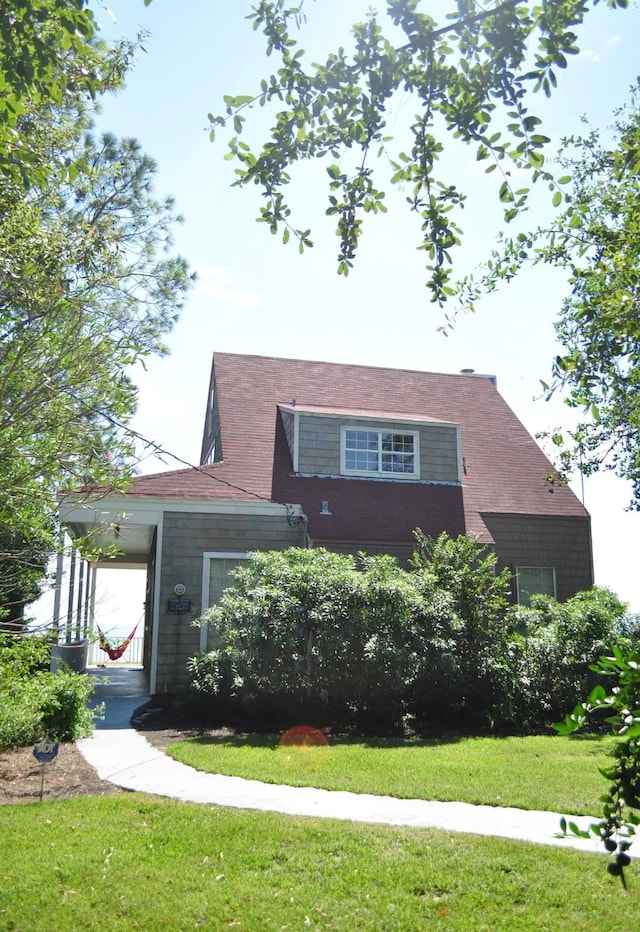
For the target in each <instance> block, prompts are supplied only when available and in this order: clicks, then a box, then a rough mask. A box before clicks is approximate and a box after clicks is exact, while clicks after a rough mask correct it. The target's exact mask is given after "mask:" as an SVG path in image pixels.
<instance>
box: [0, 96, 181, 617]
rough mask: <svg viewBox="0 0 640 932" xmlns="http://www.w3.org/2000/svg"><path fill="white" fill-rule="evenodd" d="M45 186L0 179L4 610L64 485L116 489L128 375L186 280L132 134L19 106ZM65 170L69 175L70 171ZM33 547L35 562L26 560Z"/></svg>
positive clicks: (71, 110)
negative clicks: (126, 136)
mask: <svg viewBox="0 0 640 932" xmlns="http://www.w3.org/2000/svg"><path fill="white" fill-rule="evenodd" d="M20 130H21V132H22V133H23V135H24V136H25V137H28V138H29V140H30V141H32V142H33V145H34V147H35V148H37V149H38V150H39V151H45V148H46V152H47V158H48V169H47V171H46V173H45V175H44V178H45V180H44V181H39V182H36V181H35V180H33V179H32V182H33V183H32V187H31V189H30V190H28V191H26V190H25V189H24V187H23V186H22V184H21V183H20V181H19V180H17V179H15V178H13V177H11V176H9V177H5V178H3V179H1V180H0V204H1V205H2V206H1V207H0V257H1V258H0V402H1V403H0V490H1V491H0V541H2V545H4V548H5V549H4V551H3V552H2V553H0V608H2V607H4V608H5V609H7V608H9V604H8V603H10V602H15V601H16V600H18V601H21V600H23V599H24V598H25V597H26V598H30V597H32V594H31V593H32V590H33V585H34V579H35V577H36V576H37V575H38V574H39V572H40V570H41V563H42V560H41V555H42V553H43V552H45V553H46V552H51V551H52V550H53V549H54V547H55V521H54V513H55V508H56V499H57V492H58V490H59V489H60V488H74V487H78V486H82V487H87V486H90V487H94V488H95V487H96V486H105V487H108V488H123V487H124V484H125V483H126V480H127V477H128V476H129V475H130V474H131V471H132V468H133V466H134V463H135V457H134V454H135V443H134V438H133V436H132V434H131V433H130V432H129V431H128V429H127V424H128V422H129V421H130V419H131V417H132V415H133V413H134V412H135V408H136V388H135V386H134V384H133V382H132V381H131V377H130V371H131V368H132V367H133V366H134V365H135V364H136V363H138V362H140V361H143V360H144V358H145V357H147V356H149V355H150V354H152V353H163V352H164V351H165V348H164V345H163V343H162V337H163V335H164V334H166V333H167V332H168V331H169V330H170V329H171V327H172V326H173V323H174V322H175V320H176V318H177V315H178V313H179V310H180V307H181V305H182V302H183V300H184V296H185V293H186V291H187V290H188V287H189V284H190V281H191V276H190V274H189V272H188V270H187V266H186V263H185V261H184V260H183V259H181V258H180V257H175V256H171V255H170V253H169V252H168V250H170V247H171V243H172V239H171V231H172V227H173V224H174V223H175V222H176V221H177V220H178V219H179V218H177V217H176V216H175V214H174V209H173V203H172V201H171V199H170V198H169V199H165V200H162V201H161V200H158V199H157V198H156V197H155V196H154V194H153V179H154V174H155V164H154V163H153V161H152V160H151V159H150V158H149V157H148V156H147V155H145V154H144V153H143V152H142V151H141V149H140V146H139V145H138V143H137V142H135V140H117V139H116V138H115V137H113V136H112V135H109V134H107V135H105V136H103V137H102V138H101V139H97V138H95V137H94V136H93V135H92V133H91V123H90V119H89V117H88V115H87V114H86V113H85V108H84V105H83V103H82V101H81V100H79V99H78V98H76V99H75V100H73V101H72V102H71V103H70V104H69V106H67V107H65V108H62V107H51V106H47V107H44V108H40V107H36V106H35V105H29V106H28V107H27V108H26V109H25V111H24V112H23V114H22V116H21V119H20ZM69 164H72V165H74V166H75V169H74V171H71V172H70V171H69V170H68V165H69ZM34 553H36V554H37V555H39V557H40V562H39V563H38V562H37V561H36V562H34Z"/></svg>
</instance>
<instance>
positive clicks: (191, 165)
mask: <svg viewBox="0 0 640 932" xmlns="http://www.w3.org/2000/svg"><path fill="white" fill-rule="evenodd" d="M371 5H372V4H370V3H364V2H361V0H351V2H345V0H316V2H308V4H307V9H308V14H309V20H308V24H307V26H306V27H305V31H304V33H303V37H302V40H301V44H302V46H303V47H304V48H305V49H308V50H310V51H311V53H312V54H311V55H310V57H311V59H312V60H313V59H315V58H318V57H319V56H320V55H322V54H323V53H324V52H326V51H329V50H331V49H333V48H334V47H335V46H336V45H338V44H347V43H348V37H349V25H350V24H351V23H352V22H354V21H356V20H357V19H358V18H359V17H361V16H362V14H363V13H364V12H366V10H367V9H368V8H369V6H371ZM374 5H375V4H374ZM379 6H380V7H382V6H383V3H382V2H381V3H380V4H379ZM250 7H251V4H250V2H249V0H233V2H229V0H181V2H176V0H153V2H152V3H151V5H150V6H149V7H144V5H143V2H142V0H113V2H112V3H111V7H110V9H111V12H112V15H110V13H109V12H108V11H107V10H106V9H104V8H102V7H100V6H98V5H97V4H96V15H97V18H98V19H99V21H100V22H101V24H102V25H103V34H104V36H105V37H106V38H111V37H113V36H117V35H123V36H128V37H132V36H134V35H135V34H136V32H137V31H138V29H140V28H141V29H144V30H146V31H148V33H149V35H148V36H147V37H146V38H145V41H144V48H145V50H146V51H145V52H141V53H140V54H139V56H138V59H137V63H136V66H135V68H134V70H133V72H132V73H131V75H130V76H129V79H128V82H127V87H126V89H125V90H124V91H123V92H121V93H120V94H118V95H116V96H114V97H112V98H109V99H108V100H106V101H105V102H104V104H103V109H102V114H101V117H100V121H99V126H100V128H104V129H109V130H111V131H113V132H115V133H116V134H118V135H120V136H134V137H136V138H137V139H138V140H139V141H140V142H141V144H142V146H143V148H144V149H145V150H146V151H147V152H148V153H149V154H150V155H151V156H153V158H154V159H155V160H156V161H157V164H158V175H157V188H158V192H159V193H160V194H172V195H173V196H174V197H175V199H176V207H177V209H178V210H179V211H180V213H182V214H183V215H184V217H185V222H184V224H183V225H182V226H181V227H180V228H179V229H177V231H176V247H177V249H178V251H179V252H180V253H181V254H183V255H184V256H185V257H186V258H187V260H188V261H189V263H190V264H191V266H192V267H193V268H195V269H196V271H197V272H198V276H199V278H198V283H197V285H196V287H195V289H194V290H193V292H192V294H191V296H190V298H189V300H188V304H187V307H186V309H185V311H184V312H183V315H182V318H181V320H180V322H179V323H178V325H177V326H176V328H175V330H174V332H173V333H172V334H171V336H170V337H169V339H168V344H169V347H170V351H171V353H170V355H169V356H168V357H166V358H164V359H154V360H151V361H150V362H149V363H148V366H147V371H146V372H141V373H140V374H139V377H138V384H139V386H140V395H139V400H140V403H139V412H138V415H137V417H136V421H135V425H134V426H135V427H136V428H137V429H138V430H139V431H140V432H141V433H142V434H144V435H145V436H147V437H149V438H151V439H153V440H154V441H155V442H157V443H160V444H161V445H162V446H163V447H165V448H166V449H168V450H170V451H172V452H175V453H176V454H177V455H178V456H180V457H181V458H183V459H185V460H188V461H190V462H193V463H197V462H198V457H199V452H200V442H201V433H202V422H203V416H204V408H205V401H206V393H207V386H208V380H209V372H210V364H211V354H212V352H213V351H214V350H217V351H228V352H244V353H257V354H262V355H274V356H285V357H295V358H302V359H307V358H308V359H322V360H329V361H336V362H350V363H359V364H367V365H380V366H391V367H401V368H411V369H421V370H431V371H442V372H456V371H458V370H460V369H462V368H467V367H469V368H473V369H475V370H476V371H477V372H485V373H491V374H495V375H496V376H497V380H498V388H499V390H500V392H501V394H502V395H503V397H504V398H505V399H506V401H507V403H508V404H509V405H510V406H511V407H512V408H513V410H514V411H515V412H516V414H517V415H518V416H519V417H520V419H521V420H522V421H523V422H524V424H525V425H526V426H527V428H528V429H529V430H530V431H531V432H532V433H535V432H537V431H540V430H545V429H548V428H550V427H556V426H559V425H561V424H565V425H568V424H570V423H571V422H570V419H569V415H570V412H568V411H567V410H565V408H564V406H562V405H560V404H559V403H557V402H555V401H554V402H550V403H549V402H544V401H534V400H533V399H534V398H535V397H536V396H538V395H539V394H540V380H541V379H544V378H546V377H547V376H548V374H549V367H550V362H551V360H552V358H553V356H554V354H555V350H556V347H555V340H554V331H553V320H554V318H555V316H556V314H557V311H558V309H559V306H560V303H561V299H562V295H563V293H564V290H565V284H564V277H563V275H562V274H561V273H559V272H554V271H551V270H544V269H536V270H532V271H529V272H527V273H526V274H523V275H522V277H521V278H520V279H518V280H517V281H516V282H515V283H513V284H511V285H510V286H508V287H505V288H504V289H503V290H502V291H501V292H499V293H498V294H495V295H492V296H490V297H487V298H486V299H484V300H483V302H482V303H481V304H480V305H479V307H478V310H477V312H476V313H475V314H474V315H471V316H466V317H463V318H461V319H460V320H459V321H458V323H457V326H456V327H455V330H454V331H453V332H452V333H450V335H449V336H444V335H443V334H441V333H439V332H438V327H439V325H440V324H442V322H443V318H442V315H441V313H440V312H439V311H438V310H437V308H435V307H434V306H433V305H432V304H430V303H429V295H428V292H427V290H426V289H425V287H424V281H425V274H424V270H423V259H422V254H421V253H419V252H417V251H416V246H417V245H418V243H419V225H418V223H417V222H416V218H415V217H412V216H411V215H410V214H409V212H408V210H407V209H406V207H405V204H404V195H403V194H401V193H400V194H396V195H394V196H391V195H390V196H389V198H388V204H387V206H388V208H389V213H388V214H386V215H383V216H380V217H371V219H370V222H369V223H368V224H367V227H368V228H367V227H365V234H364V238H363V241H362V246H361V251H360V255H359V257H358V259H357V262H356V268H355V270H354V271H353V273H352V274H351V275H350V277H349V278H348V279H346V280H345V279H343V278H339V277H338V276H337V274H336V271H335V269H336V261H335V256H336V252H337V244H336V241H335V237H334V234H333V222H331V221H329V220H328V219H327V218H325V217H324V210H325V207H326V184H325V178H326V177H327V176H326V172H325V165H324V164H322V163H319V164H316V165H311V166H303V167H302V170H301V171H300V173H299V177H298V178H297V181H296V185H295V189H294V192H293V197H292V200H293V203H294V205H295V211H296V213H295V216H294V218H293V220H294V223H295V224H296V225H297V226H300V227H303V228H307V227H311V229H312V238H313V239H314V240H315V243H316V245H315V247H314V248H313V249H312V250H309V251H307V252H305V254H304V255H302V256H300V255H299V254H298V250H297V248H296V246H295V245H293V244H289V245H288V246H283V245H282V243H281V241H280V238H277V237H273V236H270V234H269V233H268V231H267V230H266V228H265V226H264V225H263V224H258V223H256V222H255V217H256V215H257V213H258V210H259V206H260V198H259V192H258V191H257V189H256V190H245V191H240V190H238V189H232V188H231V187H230V183H231V181H232V180H233V167H234V166H233V164H232V163H230V162H227V161H225V160H224V158H223V156H224V153H225V142H226V140H227V138H228V137H229V136H230V135H231V133H230V132H227V131H222V132H221V133H220V134H219V139H218V141H217V142H216V143H215V144H212V143H211V142H210V141H209V138H208V132H207V113H209V112H214V113H219V112H222V111H223V104H222V97H223V95H224V94H241V93H251V92H252V91H254V90H255V89H256V88H257V87H258V86H259V81H260V79H261V78H262V77H265V76H268V75H269V74H270V73H271V70H272V69H274V68H276V67H277V62H276V60H275V59H267V58H266V57H265V55H264V47H263V40H262V38H261V35H260V34H259V33H254V32H253V31H252V29H251V25H250V24H249V23H248V22H247V21H246V20H245V16H246V15H247V14H248V13H249V12H250ZM446 7H447V4H446V3H445V2H444V0H442V2H439V0H436V2H425V3H424V5H423V9H424V10H425V12H433V14H434V15H436V16H438V11H443V10H445V8H446ZM112 16H113V18H115V22H114V21H113V18H112ZM639 25H640V20H639V18H638V13H637V11H635V10H629V11H609V10H608V9H607V8H606V6H605V5H604V4H600V5H599V6H598V7H596V10H595V11H594V12H593V13H591V14H589V17H588V19H587V25H586V27H585V28H584V30H582V32H581V33H580V45H581V46H582V48H583V52H582V53H581V55H580V56H578V57H577V58H575V59H574V60H572V61H571V62H570V66H569V68H568V69H567V71H566V72H564V73H561V74H560V75H559V78H560V81H559V84H560V87H559V89H558V91H557V93H556V95H555V96H554V97H553V98H552V99H551V100H550V101H546V100H545V99H544V98H542V97H540V98H537V99H536V100H535V101H534V102H532V104H531V110H532V111H533V112H536V113H538V112H539V113H540V114H541V115H544V117H545V121H546V122H545V125H544V127H543V130H544V131H545V132H546V134H547V135H549V136H551V137H552V139H554V140H559V139H560V137H561V136H563V135H567V134H569V133H571V132H572V131H578V130H579V129H580V116H581V115H582V114H585V115H587V116H588V118H589V120H590V122H591V123H592V124H593V125H594V126H602V127H604V126H607V125H608V124H609V123H610V122H611V117H612V113H613V109H614V108H615V107H616V106H619V105H622V104H623V103H624V102H625V101H626V100H627V99H628V89H629V86H630V85H631V84H632V83H634V82H635V79H636V75H637V72H638V68H637V46H638V39H639V38H640V29H639ZM394 106H395V108H396V109H395V112H394V113H393V116H392V129H394V128H395V129H396V130H398V128H401V126H402V122H403V118H404V117H405V115H406V114H407V113H409V114H412V113H413V110H414V103H413V101H412V100H410V99H409V98H408V97H401V98H400V99H399V100H398V101H396V102H394ZM255 118H256V126H255V130H250V132H249V137H248V138H249V139H256V140H257V139H259V138H260V137H259V130H260V127H261V126H264V125H265V123H264V120H265V115H264V113H263V112H262V111H260V110H258V111H257V113H256V114H255ZM250 122H251V121H250ZM400 131H401V130H400ZM443 167H444V168H445V170H446V172H447V173H448V175H449V177H450V178H451V180H452V181H456V182H457V183H459V185H460V187H462V188H464V189H465V190H467V191H468V192H469V195H470V197H469V203H468V206H467V207H466V209H465V211H464V212H463V214H462V215H461V217H460V222H461V225H462V227H463V229H464V230H465V234H466V236H465V245H464V247H463V249H462V250H461V251H460V253H459V256H458V259H457V260H456V261H457V263H458V265H457V270H458V271H459V273H460V275H462V274H464V273H465V272H467V271H469V270H471V269H473V268H474V267H475V266H476V265H477V264H478V263H479V262H480V261H481V260H482V259H483V258H484V257H485V256H486V254H487V251H488V249H489V248H490V247H491V244H492V241H493V238H494V237H495V235H496V233H497V231H498V229H499V228H500V223H501V215H500V209H499V205H498V202H497V196H496V188H495V184H496V182H495V181H493V180H491V178H488V177H487V176H485V175H484V174H483V173H482V171H481V169H479V168H478V166H477V164H476V162H475V159H474V154H473V152H472V151H470V150H469V151H467V150H461V149H456V148H454V147H449V148H448V149H447V152H446V155H445V158H444V159H443ZM380 168H381V172H382V174H381V176H380V178H381V179H383V178H384V179H386V178H387V177H388V176H389V175H390V173H391V172H390V170H388V169H387V166H385V165H384V164H381V166H380ZM549 199H550V194H549V192H548V191H545V190H540V191H539V192H537V195H536V197H535V199H534V201H533V204H532V212H531V221H533V220H535V219H542V218H543V217H544V216H545V215H547V213H548V211H549V210H550V203H549ZM165 464H166V465H165ZM165 464H163V463H161V462H158V461H157V460H148V461H147V462H146V463H145V464H144V470H145V471H156V470H158V469H163V468H173V467H174V466H175V467H176V468H177V467H178V466H179V465H180V464H179V463H177V462H175V463H174V462H172V460H171V459H168V458H167V459H166V460H165ZM573 487H574V488H575V489H576V490H577V491H578V493H580V483H579V481H578V482H576V483H573ZM585 497H586V506H587V508H588V509H589V511H590V512H591V514H592V519H593V539H594V558H595V570H596V581H597V582H598V583H599V584H601V585H607V586H610V587H611V588H612V589H614V590H615V591H616V592H617V593H618V594H619V595H620V596H621V597H622V598H624V599H625V600H626V601H628V602H629V604H630V607H631V609H632V610H634V611H640V579H639V577H640V574H638V572H637V569H636V565H635V562H636V561H635V551H636V550H637V540H638V531H639V530H640V516H639V515H638V514H635V513H628V512H625V511H624V508H625V506H626V504H627V503H628V500H629V489H628V487H626V486H625V484H624V483H622V482H621V481H618V480H615V479H614V478H613V477H612V476H610V475H608V476H600V477H597V478H594V479H589V480H588V481H587V482H586V484H585ZM127 623H128V622H127ZM125 626H126V625H125Z"/></svg>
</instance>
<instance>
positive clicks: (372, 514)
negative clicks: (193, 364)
mask: <svg viewBox="0 0 640 932" xmlns="http://www.w3.org/2000/svg"><path fill="white" fill-rule="evenodd" d="M62 519H63V521H64V522H65V523H66V525H67V526H68V528H69V530H70V533H71V534H72V535H74V534H80V533H86V531H87V530H88V529H90V528H93V529H94V532H97V533H98V534H101V535H102V537H103V539H104V540H105V541H111V542H113V540H114V538H117V544H118V546H119V547H120V549H121V551H122V556H121V557H120V558H119V560H120V561H121V563H123V564H128V565H136V566H144V567H146V568H147V601H146V625H145V667H146V670H147V672H148V675H149V680H150V689H151V693H152V694H157V693H164V692H173V691H176V690H179V689H180V688H181V687H182V686H183V685H184V683H185V680H186V677H187V673H186V667H185V661H186V659H187V658H188V657H189V656H191V655H193V654H194V653H195V652H196V651H197V650H198V649H200V647H201V646H202V647H204V646H205V645H206V631H205V630H202V631H201V630H200V629H198V628H196V627H194V626H193V625H192V624H191V621H192V620H193V619H194V618H195V617H197V616H199V615H200V614H201V613H202V611H203V610H205V609H206V608H207V607H208V606H209V605H211V604H212V603H214V602H215V601H216V600H217V599H218V598H219V597H220V594H221V592H222V591H223V590H224V588H225V586H226V585H227V579H228V575H227V574H228V572H229V570H230V569H232V568H233V567H234V566H235V565H237V563H238V561H240V560H242V559H244V558H245V557H246V554H247V553H248V552H250V551H252V550H257V549H262V550H264V549H281V548H286V547H292V546H298V547H306V546H322V547H326V548H328V549H331V550H334V551H340V552H345V553H356V552H358V551H360V550H364V551H366V552H368V553H390V554H393V555H395V556H396V557H397V558H398V559H399V560H400V561H401V562H406V560H407V559H408V557H409V556H410V555H411V553H412V550H413V540H414V538H413V531H414V529H415V528H416V527H419V528H421V529H422V530H423V531H424V533H425V534H427V535H429V536H432V537H435V536H437V535H439V534H440V533H441V532H442V531H446V532H447V533H448V534H449V535H451V536H457V535H459V534H469V535H473V536H475V537H476V538H477V539H478V540H479V541H480V542H481V543H483V544H486V545H488V546H489V547H491V548H493V549H494V550H495V553H496V555H497V559H498V564H499V567H500V568H502V567H508V568H509V570H510V571H511V573H512V574H513V577H514V587H513V594H514V595H513V597H514V599H517V600H519V601H526V600H527V598H528V596H529V594H530V593H533V592H546V593H549V594H552V595H554V596H555V597H557V598H558V599H560V600H564V599H567V598H569V597H570V596H572V595H573V594H574V593H576V592H577V591H580V590H582V589H586V588H589V587H590V586H591V585H592V584H593V568H592V555H591V531H590V518H589V515H588V513H587V512H586V510H585V509H584V507H583V505H582V504H581V503H580V501H579V500H578V499H577V497H576V496H575V495H574V493H573V492H572V491H571V490H570V489H569V487H568V486H566V485H565V484H563V483H562V482H561V481H558V476H557V473H556V472H555V470H554V469H553V466H552V465H551V463H550V462H549V460H548V459H547V457H546V456H545V455H544V454H543V452H542V451H541V450H540V448H539V447H538V445H537V444H536V442H535V441H534V440H533V438H532V437H531V436H530V435H529V434H528V433H527V431H526V430H525V428H524V427H523V425H522V424H521V423H520V421H519V420H518V418H517V417H516V416H515V414H514V413H513V412H512V411H511V409H510V408H509V407H508V405H507V404H506V403H505V401H504V400H503V398H502V397H501V396H500V394H499V392H498V390H497V387H496V380H495V378H494V377H493V376H485V375H478V374H476V373H474V372H473V371H469V370H464V371H463V372H462V373H460V374H455V375H451V374H439V373H432V372H415V371H407V370H398V369H385V368H374V367H370V366H355V365H342V364H337V363H324V362H309V361H305V360H293V359H276V358H267V357H259V356H244V355H237V354H231V353H215V354H214V356H213V364H212V368H211V380H210V385H209V392H208V398H207V406H206V413H205V424H204V435H203V443H202V454H201V465H200V466H199V467H194V468H187V469H179V470H172V471H170V472H160V473H157V474H153V475H147V476H140V477H139V478H137V479H136V480H135V481H134V482H133V484H132V486H131V488H130V491H129V492H128V493H127V494H126V495H125V496H116V495H106V496H102V497H100V498H97V499H95V500H94V501H90V502H87V501H84V500H83V501H80V499H78V498H77V497H75V498H72V500H67V502H66V503H65V504H64V511H63V514H62ZM116 564H117V561H112V564H111V565H116Z"/></svg>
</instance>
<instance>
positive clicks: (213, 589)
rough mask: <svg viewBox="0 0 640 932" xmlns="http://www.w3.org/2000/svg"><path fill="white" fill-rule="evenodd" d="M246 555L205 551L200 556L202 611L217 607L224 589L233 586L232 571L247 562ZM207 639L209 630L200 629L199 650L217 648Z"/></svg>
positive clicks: (203, 627)
mask: <svg viewBox="0 0 640 932" xmlns="http://www.w3.org/2000/svg"><path fill="white" fill-rule="evenodd" d="M247 559H248V558H247V554H246V553H222V552H216V551H207V552H205V553H203V554H202V611H203V612H205V611H206V610H207V609H208V608H210V607H211V606H212V605H217V604H218V603H219V601H220V599H221V598H222V595H223V593H224V591H225V589H228V588H229V586H231V585H233V578H232V576H231V572H232V570H234V569H235V568H236V567H237V566H240V564H241V563H242V562H243V561H244V560H247ZM217 646H218V645H217V644H214V643H213V642H212V639H211V638H210V637H209V628H208V626H207V625H203V626H202V628H201V629H200V650H211V649H212V648H213V647H217Z"/></svg>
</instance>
